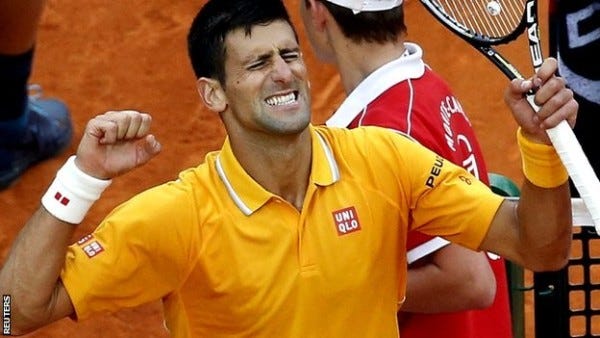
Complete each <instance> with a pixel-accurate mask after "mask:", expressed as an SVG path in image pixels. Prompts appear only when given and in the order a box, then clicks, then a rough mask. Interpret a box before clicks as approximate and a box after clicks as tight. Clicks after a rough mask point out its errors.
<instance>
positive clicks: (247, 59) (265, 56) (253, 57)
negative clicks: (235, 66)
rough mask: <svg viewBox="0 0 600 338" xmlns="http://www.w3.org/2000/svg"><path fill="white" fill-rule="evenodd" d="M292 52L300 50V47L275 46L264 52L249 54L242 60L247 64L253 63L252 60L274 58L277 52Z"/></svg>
mask: <svg viewBox="0 0 600 338" xmlns="http://www.w3.org/2000/svg"><path fill="white" fill-rule="evenodd" d="M290 52H300V47H290V48H273V49H272V50H270V51H268V52H265V53H262V54H258V55H254V54H253V55H248V56H247V57H245V58H244V59H243V60H242V62H243V63H244V64H246V63H251V62H256V61H264V60H268V59H271V58H273V55H275V53H277V54H284V53H290Z"/></svg>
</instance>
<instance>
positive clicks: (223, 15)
mask: <svg viewBox="0 0 600 338" xmlns="http://www.w3.org/2000/svg"><path fill="white" fill-rule="evenodd" d="M277 20H284V21H286V22H288V23H289V24H290V26H292V29H294V27H293V25H292V23H291V20H290V17H289V15H288V12H287V10H286V8H285V6H284V4H283V1H282V0H209V1H208V2H207V3H206V4H205V5H204V6H203V7H202V8H201V9H200V11H199V12H198V14H197V15H196V18H195V19H194V21H193V23H192V25H191V27H190V30H189V33H188V54H189V57H190V61H191V63H192V68H193V69H194V73H195V74H196V78H200V77H209V78H214V79H217V80H218V81H219V82H221V83H224V82H225V56H226V54H227V50H226V49H225V37H226V36H227V34H229V33H231V32H232V31H234V30H236V29H240V28H242V29H244V30H245V32H246V34H247V35H250V34H251V31H252V27H254V26H256V25H267V24H269V23H271V22H274V21H277ZM294 34H296V31H295V30H294ZM297 39H298V37H297V35H296V40H297Z"/></svg>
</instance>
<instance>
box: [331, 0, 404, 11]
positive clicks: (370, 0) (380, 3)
mask: <svg viewBox="0 0 600 338" xmlns="http://www.w3.org/2000/svg"><path fill="white" fill-rule="evenodd" d="M327 1H329V2H331V3H334V4H336V5H338V6H342V7H346V8H349V9H351V10H352V11H353V12H354V14H357V13H360V12H376V11H385V10H388V9H392V8H394V7H398V6H400V5H402V0H327Z"/></svg>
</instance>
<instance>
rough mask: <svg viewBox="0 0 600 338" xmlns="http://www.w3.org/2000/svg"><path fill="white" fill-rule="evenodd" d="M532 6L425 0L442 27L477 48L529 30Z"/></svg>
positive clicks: (502, 0) (505, 0)
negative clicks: (529, 15)
mask: <svg viewBox="0 0 600 338" xmlns="http://www.w3.org/2000/svg"><path fill="white" fill-rule="evenodd" d="M528 2H531V0H421V3H422V4H423V5H425V8H427V9H428V10H429V11H430V12H431V14H433V16H434V17H436V18H437V19H438V20H439V21H440V22H441V23H442V24H444V25H445V26H446V27H447V28H449V29H450V30H451V31H452V32H454V33H455V34H457V35H459V36H460V37H462V38H463V39H465V40H467V42H469V43H470V44H472V45H474V46H476V47H479V46H494V45H499V44H506V43H508V42H510V41H513V40H515V39H517V37H519V35H521V33H523V31H524V30H525V28H526V27H527V3H528ZM494 9H495V10H496V11H494Z"/></svg>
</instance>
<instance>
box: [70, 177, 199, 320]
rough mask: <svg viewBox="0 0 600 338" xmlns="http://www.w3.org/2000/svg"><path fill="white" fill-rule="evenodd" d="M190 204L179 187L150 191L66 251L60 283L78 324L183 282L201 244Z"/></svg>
mask: <svg viewBox="0 0 600 338" xmlns="http://www.w3.org/2000/svg"><path fill="white" fill-rule="evenodd" d="M192 201H193V197H192V194H191V193H190V192H189V191H186V189H182V185H181V184H179V183H177V182H172V183H168V184H165V185H162V186H159V187H156V188H153V189H150V190H148V191H146V192H143V193H141V194H140V195H138V196H136V197H134V198H132V199H131V200H130V201H128V202H126V203H124V204H122V205H121V206H119V207H117V208H116V209H115V210H114V211H113V212H112V213H111V214H110V215H108V216H107V217H106V219H105V220H104V221H103V222H102V223H101V224H100V226H99V227H98V228H97V229H96V230H95V231H94V232H93V233H92V234H90V235H88V236H85V237H83V238H82V239H81V240H79V241H78V242H77V243H75V244H73V245H71V246H70V247H69V248H68V251H67V256H66V261H65V267H64V269H63V271H62V273H61V279H62V282H63V284H64V285H65V288H66V289H67V292H68V293H69V296H70V297H71V301H72V303H73V305H74V307H75V311H76V314H77V318H78V319H83V318H86V317H88V316H89V315H90V314H92V313H94V312H112V311H115V310H117V309H119V308H123V307H133V306H137V305H140V304H143V303H146V302H149V301H154V300H156V299H160V298H161V297H164V296H165V295H167V294H169V292H171V291H172V290H174V289H176V288H177V287H178V286H179V285H180V284H181V283H182V282H183V281H184V280H185V278H186V276H187V274H189V271H190V270H191V267H192V265H193V260H194V257H195V256H196V253H195V248H197V247H199V245H197V243H198V242H199V241H200V238H199V237H200V235H199V233H200V232H199V227H198V226H197V225H198V224H199V222H198V220H197V219H196V218H197V216H196V215H197V213H195V212H194V210H195V208H194V203H192Z"/></svg>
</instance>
